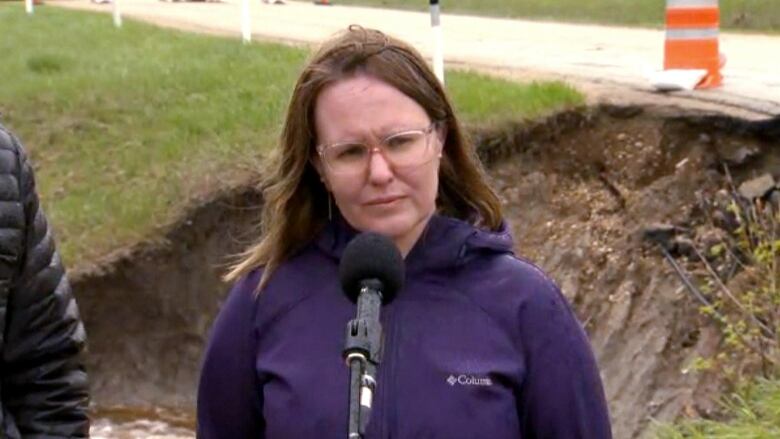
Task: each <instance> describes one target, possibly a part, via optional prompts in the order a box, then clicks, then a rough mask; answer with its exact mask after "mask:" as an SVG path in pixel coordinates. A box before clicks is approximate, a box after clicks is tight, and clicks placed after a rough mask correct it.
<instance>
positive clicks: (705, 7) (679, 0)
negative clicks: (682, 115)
mask: <svg viewBox="0 0 780 439" xmlns="http://www.w3.org/2000/svg"><path fill="white" fill-rule="evenodd" d="M719 32H720V9H719V8H718V0H667V1H666V44H665V47H664V69H666V70H671V69H701V70H706V71H707V74H706V76H705V77H704V78H703V79H702V80H701V82H699V84H698V85H697V86H696V88H712V87H718V86H719V85H721V83H722V81H723V76H721V73H720V68H721V67H722V64H723V62H722V59H721V55H720V52H719V49H718V34H719Z"/></svg>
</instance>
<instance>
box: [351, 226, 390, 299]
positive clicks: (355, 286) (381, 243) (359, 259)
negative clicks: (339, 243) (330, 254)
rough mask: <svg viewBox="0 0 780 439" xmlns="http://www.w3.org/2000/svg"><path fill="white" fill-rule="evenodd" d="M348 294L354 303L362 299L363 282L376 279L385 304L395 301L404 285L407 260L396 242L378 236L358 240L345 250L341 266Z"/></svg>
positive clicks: (365, 234) (361, 235)
mask: <svg viewBox="0 0 780 439" xmlns="http://www.w3.org/2000/svg"><path fill="white" fill-rule="evenodd" d="M339 278H340V279H341V286H342V288H343V289H344V292H345V293H346V294H347V296H348V297H349V298H350V300H352V301H353V302H356V301H357V298H358V295H360V288H361V285H360V284H361V282H362V281H365V280H369V279H376V280H378V281H379V282H381V283H382V302H383V303H388V302H390V301H391V300H393V297H395V293H397V292H398V290H400V289H401V288H402V287H403V284H404V260H403V258H402V257H401V252H399V251H398V248H397V247H396V246H395V244H394V243H393V241H391V240H390V239H389V238H387V237H385V236H382V235H380V234H378V233H373V232H365V233H361V234H359V235H358V236H356V237H355V238H354V239H352V241H350V243H349V244H347V248H345V249H344V254H343V255H342V256H341V264H340V265H339Z"/></svg>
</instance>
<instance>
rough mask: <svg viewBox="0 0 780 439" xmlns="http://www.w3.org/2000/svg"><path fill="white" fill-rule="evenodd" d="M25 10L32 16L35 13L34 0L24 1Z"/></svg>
mask: <svg viewBox="0 0 780 439" xmlns="http://www.w3.org/2000/svg"><path fill="white" fill-rule="evenodd" d="M24 9H25V10H26V11H27V13H28V14H30V15H32V13H33V0H24Z"/></svg>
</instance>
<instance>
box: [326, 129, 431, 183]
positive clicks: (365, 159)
mask: <svg viewBox="0 0 780 439" xmlns="http://www.w3.org/2000/svg"><path fill="white" fill-rule="evenodd" d="M436 126H437V123H436V122H432V123H431V124H430V125H429V126H428V127H427V128H422V129H418V130H406V131H401V132H398V133H394V134H390V135H389V136H387V137H385V138H384V139H383V140H381V141H380V142H379V145H378V146H369V145H367V144H365V143H362V142H337V143H332V144H329V145H319V146H317V153H318V154H319V155H320V157H321V158H322V161H323V162H325V166H327V167H328V169H330V170H331V172H333V173H334V174H360V173H361V172H364V171H365V170H366V169H367V168H368V164H369V162H370V161H371V154H372V153H373V152H378V153H380V154H382V156H383V157H384V158H385V160H387V162H388V163H389V164H390V165H391V166H393V167H413V166H420V165H423V164H425V163H427V162H429V161H431V160H432V159H433V158H434V157H435V156H436V155H437V154H438V153H439V152H440V150H441V148H440V146H441V145H439V144H438V142H437V144H436V145H431V133H432V132H433V131H434V129H435V128H436Z"/></svg>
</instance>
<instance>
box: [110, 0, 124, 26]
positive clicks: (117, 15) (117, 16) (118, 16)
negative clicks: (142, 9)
mask: <svg viewBox="0 0 780 439" xmlns="http://www.w3.org/2000/svg"><path fill="white" fill-rule="evenodd" d="M112 3H113V4H114V26H116V27H122V11H120V10H119V0H114V1H113V2H112Z"/></svg>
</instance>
